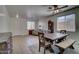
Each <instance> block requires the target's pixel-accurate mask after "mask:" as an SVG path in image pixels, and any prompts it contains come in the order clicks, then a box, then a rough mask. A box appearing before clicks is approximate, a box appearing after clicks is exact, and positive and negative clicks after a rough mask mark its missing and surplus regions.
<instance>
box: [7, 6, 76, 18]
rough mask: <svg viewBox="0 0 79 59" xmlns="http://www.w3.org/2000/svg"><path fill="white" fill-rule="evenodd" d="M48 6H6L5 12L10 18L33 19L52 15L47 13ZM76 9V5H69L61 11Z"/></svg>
mask: <svg viewBox="0 0 79 59" xmlns="http://www.w3.org/2000/svg"><path fill="white" fill-rule="evenodd" d="M62 6H63V5H62ZM48 7H49V6H48V5H7V6H6V8H7V11H8V13H9V16H10V17H16V14H18V15H19V17H22V18H25V19H26V18H34V17H43V16H49V15H53V13H52V11H48ZM74 7H76V5H69V6H68V7H67V8H63V9H61V12H62V11H65V10H68V9H71V8H74Z"/></svg>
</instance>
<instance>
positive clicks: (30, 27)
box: [27, 21, 35, 30]
mask: <svg viewBox="0 0 79 59" xmlns="http://www.w3.org/2000/svg"><path fill="white" fill-rule="evenodd" d="M27 29H28V30H33V29H35V22H34V21H28V22H27Z"/></svg>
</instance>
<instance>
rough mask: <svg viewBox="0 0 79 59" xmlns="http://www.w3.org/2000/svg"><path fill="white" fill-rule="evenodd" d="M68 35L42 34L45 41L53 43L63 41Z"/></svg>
mask: <svg viewBox="0 0 79 59" xmlns="http://www.w3.org/2000/svg"><path fill="white" fill-rule="evenodd" d="M68 35H69V34H62V33H57V32H55V33H44V37H45V38H46V39H47V40H50V41H52V42H55V41H56V40H61V39H62V40H63V39H64V38H66V37H67V36H68Z"/></svg>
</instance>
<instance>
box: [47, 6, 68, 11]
mask: <svg viewBox="0 0 79 59" xmlns="http://www.w3.org/2000/svg"><path fill="white" fill-rule="evenodd" d="M67 7H68V5H50V6H49V7H48V9H49V11H53V10H59V9H63V8H67Z"/></svg>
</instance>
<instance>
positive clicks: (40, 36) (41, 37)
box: [38, 33, 45, 43]
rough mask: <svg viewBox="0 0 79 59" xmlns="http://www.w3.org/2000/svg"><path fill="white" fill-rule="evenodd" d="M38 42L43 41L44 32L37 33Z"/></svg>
mask: <svg viewBox="0 0 79 59" xmlns="http://www.w3.org/2000/svg"><path fill="white" fill-rule="evenodd" d="M38 37H39V43H45V39H44V33H38Z"/></svg>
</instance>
